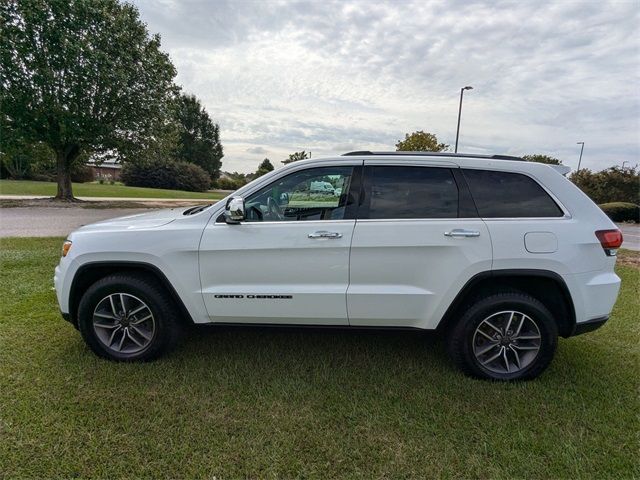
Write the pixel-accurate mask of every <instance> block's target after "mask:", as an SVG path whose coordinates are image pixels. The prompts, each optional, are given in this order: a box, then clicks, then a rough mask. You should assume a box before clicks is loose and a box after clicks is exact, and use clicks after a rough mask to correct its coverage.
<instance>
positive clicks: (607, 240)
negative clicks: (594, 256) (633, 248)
mask: <svg viewBox="0 0 640 480" xmlns="http://www.w3.org/2000/svg"><path fill="white" fill-rule="evenodd" d="M596 237H598V240H600V245H602V248H603V249H604V253H606V254H607V255H608V256H610V257H613V256H614V255H615V254H616V249H618V248H620V245H622V232H621V231H620V230H618V229H617V228H616V229H615V230H598V231H597V232H596Z"/></svg>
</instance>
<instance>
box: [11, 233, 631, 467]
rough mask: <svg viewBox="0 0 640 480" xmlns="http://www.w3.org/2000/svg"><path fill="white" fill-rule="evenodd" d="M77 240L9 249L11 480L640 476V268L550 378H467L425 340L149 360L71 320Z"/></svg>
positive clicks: (360, 336)
mask: <svg viewBox="0 0 640 480" xmlns="http://www.w3.org/2000/svg"><path fill="white" fill-rule="evenodd" d="M61 243H62V239H3V240H2V241H1V243H0V247H1V251H0V258H1V264H0V265H1V268H2V276H1V277H0V298H2V304H1V305H2V308H1V311H0V478H13V477H27V476H28V477H43V478H50V477H78V476H79V477H104V478H118V477H120V478H134V477H162V478H179V477H197V478H203V477H206V478H213V477H214V476H215V477H218V478H238V477H250V478H256V477H285V478H289V477H294V476H300V477H314V478H335V477H364V478H371V477H394V478H397V477H403V478H406V477H453V478H460V477H465V478H470V477H481V478H518V477H520V478H522V477H525V478H550V477H551V478H560V477H562V478H631V477H637V476H639V475H640V468H639V464H638V458H640V457H638V447H639V441H638V432H639V431H640V421H639V417H638V411H639V406H640V405H639V399H638V386H639V379H640V368H639V363H640V362H639V360H640V349H639V348H638V344H639V340H640V331H639V322H638V312H639V309H640V301H639V298H640V295H639V291H638V284H639V281H640V270H638V269H636V268H634V267H633V266H620V267H619V268H618V272H619V274H620V275H621V276H622V278H623V283H622V294H621V296H620V298H619V300H618V303H617V305H616V308H615V311H614V314H613V317H612V319H611V320H610V321H609V323H608V324H607V325H605V326H604V327H603V328H602V329H600V330H598V331H596V332H594V333H592V334H587V335H583V336H580V337H576V338H572V339H568V340H560V344H559V349H558V353H557V356H556V359H555V361H554V362H553V364H552V365H551V367H550V369H549V370H548V371H547V372H546V373H545V374H544V375H543V376H542V377H541V378H539V379H538V380H536V381H532V382H528V383H519V384H498V383H489V382H484V381H478V380H472V379H469V378H466V377H464V376H463V375H461V374H460V373H458V372H457V371H456V370H454V369H453V368H452V366H451V364H450V363H449V361H448V360H447V358H446V356H445V355H444V353H443V348H442V346H441V344H440V343H439V341H437V340H436V339H434V338H433V337H430V336H428V337H427V338H425V337H424V336H422V335H416V334H399V333H397V334H389V333H350V332H335V331H321V332H317V331H291V330H288V331H281V330H255V329H250V330H241V329H226V330H217V329H205V330H196V331H194V332H192V333H191V334H190V335H189V336H188V338H186V339H185V341H184V342H183V343H182V344H181V346H180V347H179V348H178V350H177V351H175V352H174V353H173V354H171V355H170V356H169V357H167V358H164V359H161V360H159V361H156V362H154V363H149V364H116V363H111V362H108V361H105V360H100V359H98V358H96V357H95V356H94V355H93V354H92V353H91V352H90V351H89V350H88V349H87V347H85V346H84V344H83V342H82V340H81V339H80V336H79V335H78V333H77V332H76V331H75V330H74V328H73V327H72V326H71V325H69V324H67V323H66V322H64V321H63V320H62V319H61V318H60V317H59V314H58V311H57V305H56V300H55V296H54V292H53V291H52V289H51V285H52V282H51V277H52V275H53V267H54V265H55V264H56V262H57V260H58V259H57V257H58V255H59V251H60V245H61Z"/></svg>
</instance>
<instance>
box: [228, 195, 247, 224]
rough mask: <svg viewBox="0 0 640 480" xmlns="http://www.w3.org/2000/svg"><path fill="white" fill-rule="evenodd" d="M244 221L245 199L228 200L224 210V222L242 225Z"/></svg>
mask: <svg viewBox="0 0 640 480" xmlns="http://www.w3.org/2000/svg"><path fill="white" fill-rule="evenodd" d="M243 220H244V198H242V197H231V198H230V199H229V200H227V206H226V207H225V209H224V221H225V222H227V223H230V224H236V223H240V222H241V221H243Z"/></svg>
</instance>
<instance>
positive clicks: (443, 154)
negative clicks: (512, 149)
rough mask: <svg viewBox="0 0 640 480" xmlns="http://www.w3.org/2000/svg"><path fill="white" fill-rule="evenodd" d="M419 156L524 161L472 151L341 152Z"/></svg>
mask: <svg viewBox="0 0 640 480" xmlns="http://www.w3.org/2000/svg"><path fill="white" fill-rule="evenodd" d="M375 155H385V156H412V157H414V156H420V157H461V158H488V159H492V160H514V161H518V162H525V161H526V160H525V159H524V158H521V157H515V156H511V155H475V154H473V153H451V152H371V151H369V150H357V151H355V152H347V153H343V154H342V156H343V157H352V156H375Z"/></svg>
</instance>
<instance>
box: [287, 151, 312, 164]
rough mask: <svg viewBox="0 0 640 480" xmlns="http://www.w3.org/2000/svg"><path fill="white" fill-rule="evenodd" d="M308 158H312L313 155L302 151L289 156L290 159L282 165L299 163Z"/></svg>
mask: <svg viewBox="0 0 640 480" xmlns="http://www.w3.org/2000/svg"><path fill="white" fill-rule="evenodd" d="M307 158H311V155H309V154H308V153H307V152H305V151H304V150H302V151H301V152H294V153H292V154H291V155H289V158H287V159H286V160H283V161H282V163H284V164H285V165H286V164H288V163H293V162H297V161H298V160H306V159H307Z"/></svg>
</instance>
